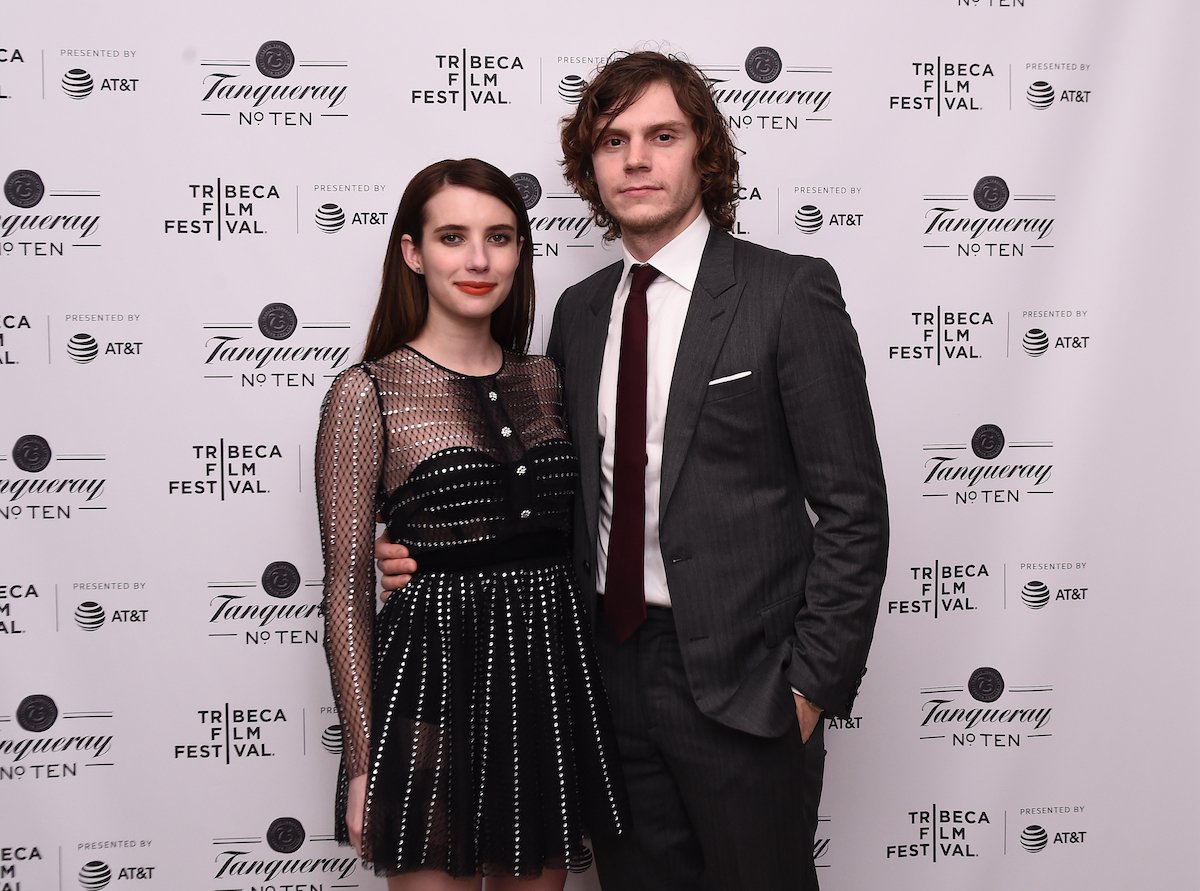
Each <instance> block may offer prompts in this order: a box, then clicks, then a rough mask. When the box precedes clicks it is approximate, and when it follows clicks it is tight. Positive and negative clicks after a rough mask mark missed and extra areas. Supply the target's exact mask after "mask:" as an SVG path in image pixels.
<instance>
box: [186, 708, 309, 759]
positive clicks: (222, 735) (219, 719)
mask: <svg viewBox="0 0 1200 891" xmlns="http://www.w3.org/2000/svg"><path fill="white" fill-rule="evenodd" d="M196 719H197V723H198V724H199V725H200V730H199V741H190V742H182V743H178V744H176V745H175V746H174V750H173V751H174V756H175V759H176V760H185V761H216V762H217V763H224V764H232V763H233V762H234V761H235V760H236V761H243V760H247V759H251V760H253V759H259V758H274V757H275V756H276V754H277V753H278V752H279V748H278V747H279V746H280V745H281V744H282V745H287V743H288V742H289V740H290V739H291V738H292V736H293V733H292V731H291V729H290V727H289V726H288V725H289V724H290V723H291V722H290V721H289V719H288V716H287V712H285V711H284V710H283V708H281V707H279V706H277V705H271V706H265V707H235V706H233V705H232V704H231V703H228V702H226V703H223V704H222V705H221V706H220V708H202V709H197V710H196Z"/></svg>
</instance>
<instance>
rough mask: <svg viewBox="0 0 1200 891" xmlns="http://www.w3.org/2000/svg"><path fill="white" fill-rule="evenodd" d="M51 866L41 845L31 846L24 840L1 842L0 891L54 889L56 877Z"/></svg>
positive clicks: (9, 839) (4, 840) (5, 840)
mask: <svg viewBox="0 0 1200 891" xmlns="http://www.w3.org/2000/svg"><path fill="white" fill-rule="evenodd" d="M48 850H51V851H53V850H54V848H53V847H50V848H48ZM49 866H50V864H48V863H47V862H46V858H45V856H43V854H42V849H41V847H40V846H39V845H36V844H30V843H28V842H27V840H26V839H24V838H22V839H21V840H20V841H14V840H13V839H11V838H5V839H3V840H0V891H21V889H22V888H26V887H28V888H50V887H53V882H54V879H55V877H54V876H53V875H52V874H51V870H50V869H49ZM39 879H40V880H41V881H40V882H39V881H38V880H39ZM22 882H24V883H25V884H22Z"/></svg>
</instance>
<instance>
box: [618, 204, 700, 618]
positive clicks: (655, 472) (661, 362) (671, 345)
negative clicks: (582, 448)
mask: <svg viewBox="0 0 1200 891" xmlns="http://www.w3.org/2000/svg"><path fill="white" fill-rule="evenodd" d="M710 225H711V224H710V223H709V221H708V217H707V216H706V215H705V214H704V213H703V212H702V213H701V214H700V215H699V216H698V217H696V219H695V220H694V221H693V222H692V224H691V225H690V226H688V227H687V228H686V229H684V230H683V231H682V232H680V233H679V234H678V235H676V236H675V238H674V239H672V240H671V241H670V242H669V243H668V244H666V245H664V246H663V247H662V248H661V249H660V250H659V252H658V253H657V254H655V255H654V256H653V257H651V258H650V259H649V260H647V261H646V262H647V263H649V264H650V265H651V266H653V267H654V268H655V269H657V270H658V271H659V273H661V274H660V275H659V276H658V278H656V279H655V280H654V281H653V282H651V284H650V287H649V288H647V289H646V309H647V311H648V313H649V327H648V330H647V336H646V543H645V548H646V558H645V579H646V603H648V604H650V605H653V606H670V605H671V595H670V592H669V591H668V590H667V571H666V569H665V568H664V566H663V558H662V551H661V550H660V549H659V544H658V488H659V480H660V478H661V476H662V449H663V428H664V426H665V422H666V418H667V399H668V397H669V396H670V394H671V375H672V373H673V372H674V370H675V356H676V353H678V351H679V340H680V337H682V335H683V321H684V319H685V318H686V317H687V309H688V303H689V302H690V301H691V298H692V290H693V288H695V286H696V275H697V274H698V273H699V271H700V258H701V256H702V255H703V253H704V245H705V244H706V243H707V242H708V232H709V228H710ZM638 262H639V261H638V260H635V259H634V258H633V257H631V256H630V255H629V252H628V251H625V270H624V272H623V273H622V276H621V283H620V285H618V286H617V293H616V296H615V297H614V298H613V304H612V313H611V315H610V316H609V319H608V340H607V341H606V342H605V345H604V364H603V366H602V367H601V370H600V394H599V398H598V400H597V405H596V412H597V424H598V426H597V429H598V430H599V431H600V545H599V548H598V553H597V554H596V585H597V589H598V590H599V591H600V592H601V593H603V592H604V583H605V580H606V579H607V576H608V531H609V528H610V527H611V525H612V497H613V453H614V451H615V449H616V437H615V436H611V435H609V434H610V431H613V430H614V428H615V424H616V418H617V414H616V412H617V367H618V365H619V364H620V357H621V321H622V318H623V317H624V314H625V300H626V298H627V297H628V296H629V286H630V281H631V277H630V272H629V270H630V267H632V266H633V265H635V264H637V263H638Z"/></svg>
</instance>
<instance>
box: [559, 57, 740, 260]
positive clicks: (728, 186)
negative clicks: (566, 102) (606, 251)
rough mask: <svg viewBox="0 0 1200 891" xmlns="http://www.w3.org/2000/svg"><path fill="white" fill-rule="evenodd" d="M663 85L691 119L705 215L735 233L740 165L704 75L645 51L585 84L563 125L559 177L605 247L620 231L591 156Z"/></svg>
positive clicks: (615, 62) (612, 61) (613, 63)
mask: <svg viewBox="0 0 1200 891" xmlns="http://www.w3.org/2000/svg"><path fill="white" fill-rule="evenodd" d="M659 81H666V82H667V83H668V84H670V85H671V89H672V91H673V92H674V93H675V101H676V102H677V103H679V107H680V109H681V110H682V111H683V112H684V114H686V115H687V116H688V117H689V118H691V124H692V129H693V130H694V131H695V133H696V138H697V140H698V142H699V148H698V149H697V150H696V158H695V164H696V170H697V172H698V173H699V174H700V197H701V200H702V201H703V203H704V212H705V213H706V214H707V215H708V218H709V219H710V220H711V221H712V222H713V224H714V225H716V226H719V227H721V228H722V229H725V230H727V231H728V230H731V229H733V223H734V214H735V210H736V205H737V200H738V159H737V150H736V149H735V148H734V146H733V137H732V136H731V135H730V133H729V125H728V123H727V122H726V120H725V118H724V116H722V114H721V112H720V109H718V108H717V103H716V101H715V100H714V99H713V95H712V89H711V88H710V86H709V83H708V81H707V80H706V79H705V77H704V75H703V74H702V73H701V72H700V70H699V69H698V68H696V66H695V65H692V64H691V63H690V62H684V61H682V60H681V59H677V58H676V57H674V56H666V55H663V54H662V53H657V52H650V51H643V52H637V53H628V54H626V55H622V56H615V55H614V56H612V57H610V58H609V60H608V62H607V63H606V64H605V65H604V67H603V68H601V69H600V71H599V73H598V74H597V75H596V77H595V78H594V79H593V80H592V82H591V83H589V84H588V86H587V88H586V89H585V90H584V92H583V96H582V98H581V99H580V100H579V106H578V107H577V108H576V109H575V113H574V114H573V115H570V116H568V117H566V118H563V122H562V133H561V140H562V150H563V160H562V166H563V176H564V177H565V178H566V180H567V182H569V183H570V184H571V186H572V188H574V189H575V191H576V192H577V193H578V194H579V197H581V198H582V199H583V200H584V201H586V202H587V203H588V205H589V206H590V207H591V209H592V217H593V218H594V219H595V220H596V224H597V225H598V226H603V227H607V229H608V231H607V232H606V233H605V235H604V240H605V241H612V240H613V239H614V238H617V237H619V236H620V235H621V226H620V224H619V223H618V222H617V221H616V220H615V219H614V218H613V216H612V214H610V213H609V212H608V210H607V209H606V208H605V207H604V202H603V201H602V200H601V197H600V189H599V187H598V186H597V185H596V177H595V171H594V170H593V168H592V153H593V152H594V151H595V150H596V142H597V139H598V138H599V137H600V135H601V134H602V133H603V129H604V124H606V123H607V122H608V121H609V120H611V119H612V118H615V117H616V116H617V115H619V114H620V113H621V112H623V111H624V110H625V109H627V108H628V107H629V106H630V105H632V104H633V103H634V102H636V101H637V100H638V99H639V98H640V97H641V95H642V93H644V92H645V91H646V88H647V87H649V86H650V85H651V84H653V83H657V82H659Z"/></svg>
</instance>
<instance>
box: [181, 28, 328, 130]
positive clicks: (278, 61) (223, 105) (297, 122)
mask: <svg viewBox="0 0 1200 891" xmlns="http://www.w3.org/2000/svg"><path fill="white" fill-rule="evenodd" d="M200 68H201V69H202V70H203V76H202V77H201V79H200V80H201V89H202V95H201V97H200V101H201V102H202V103H204V104H203V105H202V106H201V108H202V109H203V110H202V111H201V112H200V114H201V116H202V117H209V118H226V119H229V120H232V121H234V122H235V123H236V124H237V125H238V126H241V127H260V126H274V127H311V126H313V125H314V123H316V122H318V121H326V120H337V119H339V118H345V117H349V115H348V114H347V112H346V110H345V105H344V104H343V103H345V101H346V95H347V93H348V92H349V90H350V87H349V86H348V85H347V84H345V83H339V82H337V81H338V80H339V79H340V78H342V77H344V75H345V72H344V70H342V69H346V68H349V63H347V62H345V61H336V60H328V59H297V58H296V54H295V53H294V52H293V51H292V48H291V47H290V46H288V44H286V43H284V42H283V41H282V40H268V41H267V42H266V43H264V44H262V45H261V46H260V47H259V48H258V51H257V52H256V53H255V54H254V58H253V59H202V60H201V61H200Z"/></svg>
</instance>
